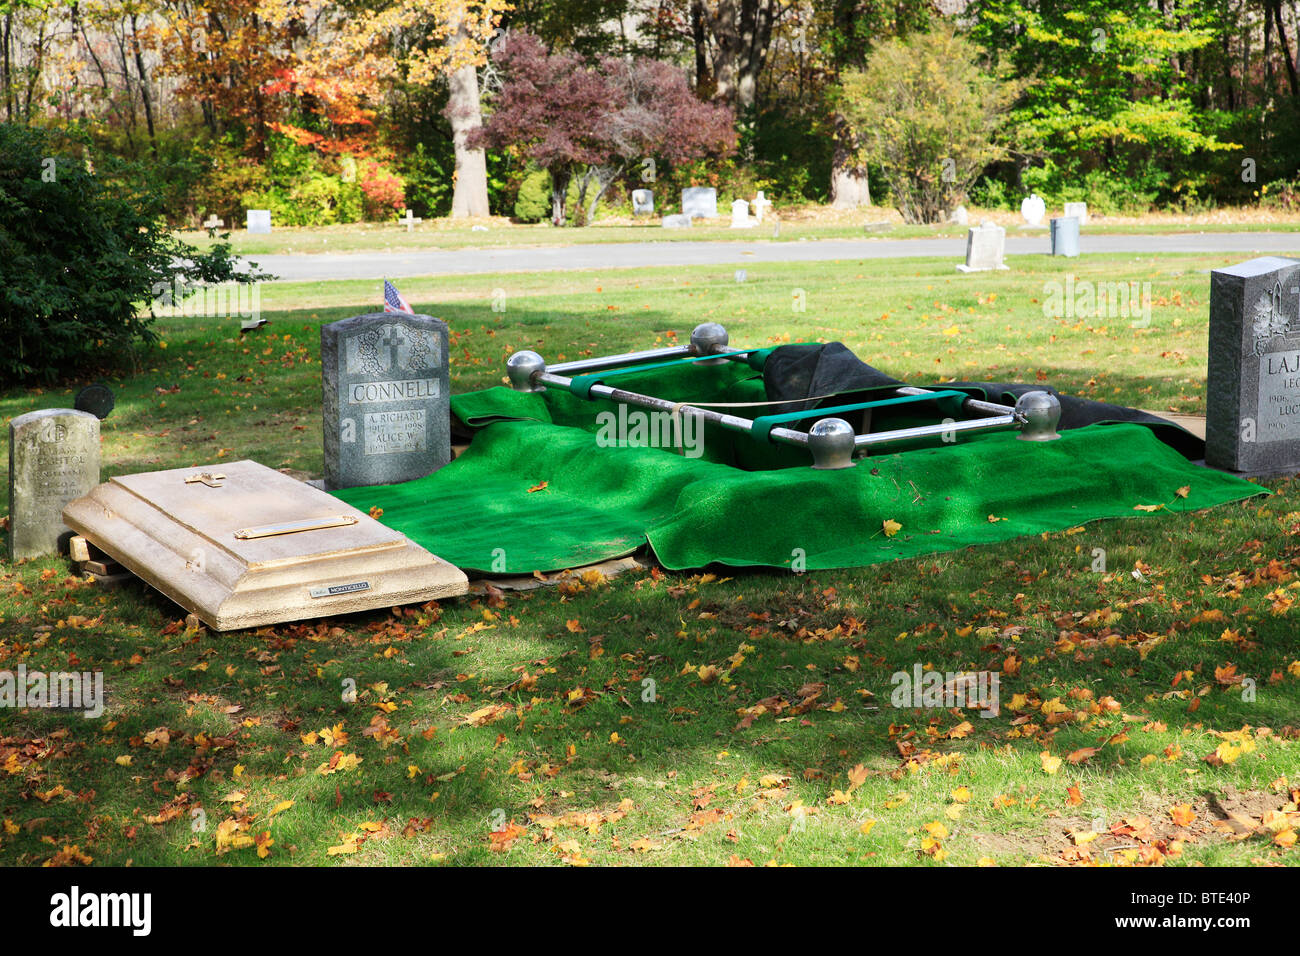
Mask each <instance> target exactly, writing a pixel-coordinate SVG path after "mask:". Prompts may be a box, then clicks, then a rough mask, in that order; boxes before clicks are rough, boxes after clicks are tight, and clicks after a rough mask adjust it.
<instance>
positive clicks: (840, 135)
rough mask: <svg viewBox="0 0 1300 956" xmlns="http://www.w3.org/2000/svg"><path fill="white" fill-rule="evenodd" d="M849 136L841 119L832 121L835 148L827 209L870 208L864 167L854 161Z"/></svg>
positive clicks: (847, 125)
mask: <svg viewBox="0 0 1300 956" xmlns="http://www.w3.org/2000/svg"><path fill="white" fill-rule="evenodd" d="M856 145H857V144H856V143H854V142H853V132H852V131H851V130H850V129H849V124H848V122H847V121H846V120H845V119H844V117H842V116H839V115H837V116H836V117H835V148H834V150H833V151H832V153H831V205H832V206H834V207H835V208H836V209H856V208H858V207H859V206H870V205H871V187H870V183H868V182H867V167H866V166H863V165H862V164H861V163H860V162H859V161H858V155H857V150H856V148H855V147H856Z"/></svg>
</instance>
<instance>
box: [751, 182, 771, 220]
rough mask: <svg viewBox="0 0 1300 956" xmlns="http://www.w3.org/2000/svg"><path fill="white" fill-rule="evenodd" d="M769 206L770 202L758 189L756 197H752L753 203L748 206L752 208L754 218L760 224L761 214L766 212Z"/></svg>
mask: <svg viewBox="0 0 1300 956" xmlns="http://www.w3.org/2000/svg"><path fill="white" fill-rule="evenodd" d="M771 205H772V200H770V199H768V198H767V197H766V196H764V195H763V190H761V189H760V190H759V191H758V195H756V196H755V197H754V201H753V202H751V203H750V206H752V207H753V208H754V218H755V219H757V220H758V221H759V222H762V221H763V214H764V213H766V212H767V209H768V207H769V206H771Z"/></svg>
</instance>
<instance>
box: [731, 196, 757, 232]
mask: <svg viewBox="0 0 1300 956" xmlns="http://www.w3.org/2000/svg"><path fill="white" fill-rule="evenodd" d="M753 226H754V223H753V221H752V220H750V218H749V203H747V202H745V200H743V199H737V200H736V201H735V202H733V203H732V204H731V228H732V229H749V228H752V227H753Z"/></svg>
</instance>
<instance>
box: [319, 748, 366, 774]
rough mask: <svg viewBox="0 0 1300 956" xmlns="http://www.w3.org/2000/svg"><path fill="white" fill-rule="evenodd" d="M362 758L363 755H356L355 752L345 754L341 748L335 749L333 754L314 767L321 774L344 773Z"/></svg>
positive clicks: (352, 768) (354, 767) (354, 766)
mask: <svg viewBox="0 0 1300 956" xmlns="http://www.w3.org/2000/svg"><path fill="white" fill-rule="evenodd" d="M364 759H365V758H364V757H358V756H357V755H356V754H345V753H344V752H343V751H341V750H336V751H334V756H332V757H330V759H329V760H328V761H327V762H325V763H323V764H321V765H320V766H319V767H317V768H316V772H317V773H318V774H321V775H322V776H329V775H330V774H332V773H346V772H347V771H349V770H355V769H356V768H357V765H358V764H360V763H361V761H362V760H364Z"/></svg>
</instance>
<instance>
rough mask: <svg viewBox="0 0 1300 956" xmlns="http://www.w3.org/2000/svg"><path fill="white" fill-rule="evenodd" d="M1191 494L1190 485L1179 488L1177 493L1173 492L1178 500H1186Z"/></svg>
mask: <svg viewBox="0 0 1300 956" xmlns="http://www.w3.org/2000/svg"><path fill="white" fill-rule="evenodd" d="M1191 493H1192V486H1191V485H1183V486H1182V487H1181V488H1179V489H1178V490H1177V491H1175V492H1174V494H1176V495H1177V496H1178V497H1179V498H1186V497H1187V496H1188V495H1190V494H1191Z"/></svg>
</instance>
